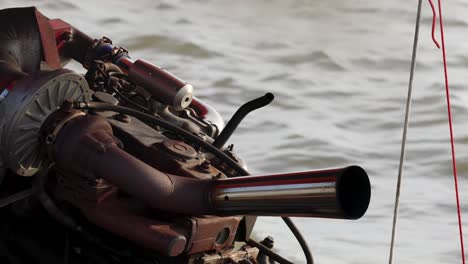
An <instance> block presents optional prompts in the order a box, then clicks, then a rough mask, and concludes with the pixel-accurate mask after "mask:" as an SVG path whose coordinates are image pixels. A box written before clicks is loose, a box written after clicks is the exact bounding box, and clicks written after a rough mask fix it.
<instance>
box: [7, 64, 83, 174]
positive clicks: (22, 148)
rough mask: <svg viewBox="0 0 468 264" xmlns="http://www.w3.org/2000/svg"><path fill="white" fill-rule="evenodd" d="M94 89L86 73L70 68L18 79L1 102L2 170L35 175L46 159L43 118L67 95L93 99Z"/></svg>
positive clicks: (79, 99)
mask: <svg viewBox="0 0 468 264" xmlns="http://www.w3.org/2000/svg"><path fill="white" fill-rule="evenodd" d="M91 93H92V91H91V90H90V89H89V87H88V83H87V82H86V80H85V79H84V77H82V76H81V75H79V74H77V73H74V72H72V71H70V70H66V69H59V70H56V71H50V72H38V73H37V74H35V75H33V76H29V77H26V78H24V79H21V80H20V81H18V82H17V83H16V85H15V86H14V87H13V89H12V90H11V91H10V92H9V93H8V95H7V96H6V97H5V98H4V99H3V100H2V101H1V102H0V117H1V120H0V154H1V155H0V174H1V167H4V168H8V169H11V170H12V171H13V172H15V173H16V174H18V175H21V176H32V175H34V174H35V173H36V172H37V171H38V170H39V168H40V167H41V163H42V161H43V151H41V146H40V142H39V130H40V128H41V126H42V124H43V122H44V121H45V120H46V118H47V117H48V116H49V115H50V114H51V113H52V112H54V111H55V110H57V109H58V108H59V107H60V105H61V104H62V103H63V102H64V101H65V99H67V100H71V101H81V102H83V101H89V100H90V98H91ZM2 164H3V165H2ZM0 178H1V175H0Z"/></svg>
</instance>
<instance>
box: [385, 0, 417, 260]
mask: <svg viewBox="0 0 468 264" xmlns="http://www.w3.org/2000/svg"><path fill="white" fill-rule="evenodd" d="M421 5H422V0H418V11H417V14H416V25H415V30H414V41H413V55H412V57H411V69H410V77H409V82H408V96H407V98H406V111H405V121H404V124H403V135H402V141H401V152H400V165H399V167H398V180H397V186H396V193H395V206H394V208H393V224H392V240H391V242H390V255H389V258H388V263H389V264H392V262H393V249H394V248H395V237H396V227H397V220H398V210H399V206H400V189H401V178H402V174H403V164H404V161H405V152H406V141H407V134H408V125H409V115H410V109H411V93H412V91H413V77H414V70H415V68H416V53H417V50H418V39H419V24H420V21H421Z"/></svg>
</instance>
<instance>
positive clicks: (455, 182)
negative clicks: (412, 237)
mask: <svg viewBox="0 0 468 264" xmlns="http://www.w3.org/2000/svg"><path fill="white" fill-rule="evenodd" d="M438 4H439V20H440V23H439V26H440V39H441V40H442V58H443V61H444V78H445V93H446V97H447V114H448V123H449V128H450V146H451V150H452V167H453V181H454V185H455V186H454V187H455V198H456V200H457V215H458V232H459V235H460V250H461V257H462V263H463V264H465V262H466V260H465V246H464V243H463V223H462V216H461V206H460V196H459V192H458V176H457V159H456V157H455V139H454V136H453V125H452V111H451V107H450V89H449V83H448V70H447V55H446V51H445V38H444V22H443V20H442V3H441V1H440V0H438Z"/></svg>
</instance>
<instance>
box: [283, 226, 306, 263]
mask: <svg viewBox="0 0 468 264" xmlns="http://www.w3.org/2000/svg"><path fill="white" fill-rule="evenodd" d="M281 218H283V221H284V222H285V223H286V225H287V226H288V227H289V229H290V230H291V232H292V233H293V234H294V236H295V237H296V239H297V242H299V245H301V248H302V251H304V255H305V258H306V261H307V264H314V258H313V257H312V253H311V252H310V249H309V246H308V245H307V242H306V241H305V239H304V237H303V236H302V234H301V232H300V231H299V229H298V228H297V226H296V225H295V224H294V222H293V221H292V220H291V219H290V218H289V217H281Z"/></svg>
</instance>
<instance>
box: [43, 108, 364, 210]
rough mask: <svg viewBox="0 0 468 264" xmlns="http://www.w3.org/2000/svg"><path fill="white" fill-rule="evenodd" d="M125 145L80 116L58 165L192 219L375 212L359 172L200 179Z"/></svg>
mask: <svg viewBox="0 0 468 264" xmlns="http://www.w3.org/2000/svg"><path fill="white" fill-rule="evenodd" d="M119 143H120V141H119V140H117V139H116V138H115V137H114V135H113V133H112V128H111V126H110V124H109V123H108V122H107V121H106V120H105V119H104V118H102V117H97V116H85V117H79V118H76V119H74V120H72V121H70V122H69V123H68V124H66V125H65V126H64V127H63V128H62V130H61V131H60V132H59V133H58V136H57V138H56V140H55V142H54V144H53V146H51V147H52V148H53V151H52V152H51V153H53V157H51V159H53V160H55V162H56V166H57V167H58V168H59V169H60V170H61V171H63V172H64V173H67V172H68V173H72V174H74V175H77V176H81V177H88V178H90V179H101V178H102V179H105V180H107V181H108V182H110V183H113V184H115V185H116V186H119V188H121V189H122V190H123V191H125V192H127V193H128V194H130V195H132V196H135V197H136V198H138V199H140V200H141V201H143V202H145V203H146V204H147V205H149V206H150V207H152V208H155V209H159V210H162V211H166V212H173V213H182V214H187V215H206V214H210V215H238V214H243V215H300V216H313V217H330V218H345V219H357V218H360V217H361V216H362V215H363V214H364V212H365V211H366V210H367V206H368V204H369V200H370V183H369V180H368V177H367V174H366V173H365V171H364V170H363V169H361V168H360V167H358V166H351V167H347V168H341V169H331V170H323V171H309V172H300V173H286V174H278V175H270V176H256V177H237V178H231V179H209V180H198V179H194V178H187V177H180V176H176V175H171V174H168V173H163V172H161V171H160V170H157V169H155V168H152V167H151V166H149V165H148V164H146V163H144V162H142V161H140V160H138V159H136V158H135V157H133V156H132V155H130V154H128V153H126V152H125V151H123V150H122V149H121V148H120V147H119ZM179 146H180V147H181V148H182V147H183V146H184V145H183V143H181V144H180V145H179ZM128 175H133V177H128ZM187 201H190V206H187V204H186V203H187Z"/></svg>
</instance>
